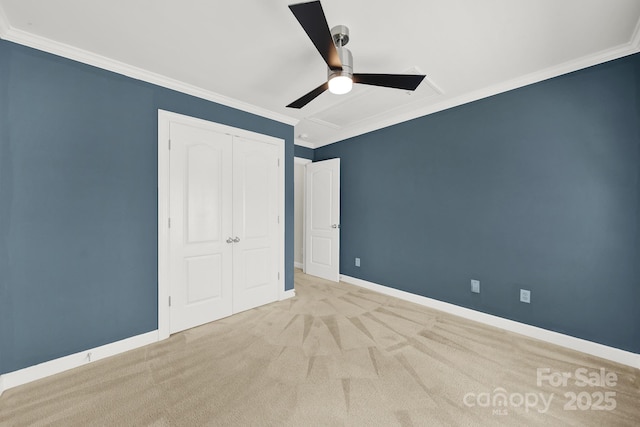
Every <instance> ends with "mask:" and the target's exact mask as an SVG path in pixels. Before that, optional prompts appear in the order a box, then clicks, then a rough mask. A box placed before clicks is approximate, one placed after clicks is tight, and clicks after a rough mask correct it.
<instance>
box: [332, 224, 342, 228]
mask: <svg viewBox="0 0 640 427" xmlns="http://www.w3.org/2000/svg"><path fill="white" fill-rule="evenodd" d="M331 228H340V224H333V225H332V226H331Z"/></svg>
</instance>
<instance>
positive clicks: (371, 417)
mask: <svg viewBox="0 0 640 427" xmlns="http://www.w3.org/2000/svg"><path fill="white" fill-rule="evenodd" d="M296 293H297V296H296V297H295V298H292V299H289V300H286V301H282V302H277V303H273V304H270V305H267V306H264V307H260V308H257V309H253V310H249V311H246V312H244V313H240V314H237V315H234V316H231V317H229V318H226V319H222V320H219V321H217V322H213V323H210V324H207V325H203V326H201V327H198V328H194V329H191V330H188V331H184V332H181V333H178V334H175V335H172V336H171V338H169V339H168V340H165V341H163V342H160V343H156V344H152V345H149V346H146V347H144V348H140V349H137V350H134V351H131V352H128V353H126V354H122V355H118V356H115V357H111V358H109V359H105V360H101V361H98V362H95V363H91V364H88V365H86V366H83V367H81V368H77V369H74V370H71V371H68V372H64V373H62V374H59V375H55V376H52V377H49V378H46V379H43V380H40V381H37V382H33V383H30V384H27V385H24V386H21V387H16V388H14V389H10V390H7V391H6V392H5V393H4V394H3V395H2V396H1V397H0V425H2V426H22V425H60V426H91V425H113V426H127V425H151V426H165V425H166V426H169V425H175V426H197V425H221V426H249V425H251V426H263V425H264V426H342V425H349V426H394V425H395V426H432V425H433V426H437V425H442V426H453V425H469V426H471V425H518V426H524V425H576V426H583V425H593V426H618V425H620V426H624V425H627V426H638V425H640V371H639V370H637V369H633V368H630V367H625V366H622V365H617V364H614V363H611V362H607V361H604V360H601V359H598V358H595V357H590V356H587V355H584V354H581V353H578V352H574V351H571V350H567V349H564V348H561V347H556V346H552V345H549V344H545V343H541V342H538V341H535V340H531V339H528V338H524V337H522V336H518V335H515V334H511V333H508V332H505V331H502V330H499V329H494V328H491V327H487V326H484V325H480V324H477V323H474V322H471V321H467V320H463V319H460V318H457V317H454V316H451V315H447V314H445V313H442V312H438V311H434V310H430V309H427V308H424V307H421V306H417V305H414V304H411V303H407V302H404V301H400V300H397V299H394V298H391V297H387V296H384V295H380V294H377V293H375V292H371V291H368V290H364V289H361V288H358V287H355V286H352V285H348V284H345V283H339V284H335V283H331V282H326V281H323V280H320V279H316V278H312V277H311V276H306V275H304V274H302V273H301V272H299V271H298V272H296ZM538 368H549V369H550V370H549V371H548V373H549V374H550V375H551V376H550V377H545V378H542V382H541V383H540V384H538V383H537V380H538V377H537V369H538ZM578 369H583V370H582V371H578V372H576V370H578ZM561 373H569V374H571V377H570V378H567V381H566V385H564V384H562V383H561V382H559V383H554V382H553V381H555V380H559V379H561V378H562V376H561ZM576 373H577V374H578V376H577V377H576ZM602 373H604V374H605V377H606V376H607V375H608V382H609V383H608V385H607V384H604V385H603V384H602V383H601V380H602V378H600V375H601V374H602ZM612 375H615V376H616V378H617V380H616V381H615V385H612V381H613V380H612ZM582 376H586V377H588V376H591V377H592V378H593V380H594V381H600V382H598V384H595V382H594V385H592V386H585V387H580V386H579V384H576V382H578V383H579V380H580V378H581V377H582ZM548 378H551V381H549V380H548ZM572 393H573V395H572ZM502 396H504V397H505V398H506V399H500V397H502ZM573 396H575V399H573ZM572 401H573V402H572ZM534 404H535V405H534Z"/></svg>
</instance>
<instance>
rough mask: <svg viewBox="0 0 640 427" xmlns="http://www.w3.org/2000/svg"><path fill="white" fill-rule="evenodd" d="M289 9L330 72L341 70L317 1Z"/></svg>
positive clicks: (325, 19)
mask: <svg viewBox="0 0 640 427" xmlns="http://www.w3.org/2000/svg"><path fill="white" fill-rule="evenodd" d="M289 9H291V12H293V14H294V15H295V17H296V18H297V19H298V22H300V25H302V28H303V29H304V30H305V31H306V33H307V35H308V36H309V38H310V39H311V41H312V42H313V44H314V45H315V46H316V49H318V52H320V55H322V58H324V61H325V62H326V63H327V65H328V66H329V68H331V69H332V70H342V63H341V62H340V57H339V56H338V51H337V50H336V45H335V44H333V37H332V36H331V31H329V25H328V24H327V18H325V16H324V11H323V10H322V5H321V4H320V2H319V1H312V2H309V3H298V4H292V5H289Z"/></svg>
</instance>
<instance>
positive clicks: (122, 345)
mask: <svg viewBox="0 0 640 427" xmlns="http://www.w3.org/2000/svg"><path fill="white" fill-rule="evenodd" d="M157 341H158V331H151V332H147V333H145V334H141V335H136V336H134V337H131V338H126V339H123V340H120V341H116V342H113V343H109V344H105V345H102V346H100V347H96V348H92V349H89V350H85V351H81V352H79V353H75V354H70V355H68V356H64V357H60V358H58V359H54V360H49V361H47V362H44V363H40V364H38V365H34V366H29V367H27V368H24V369H20V370H18V371H14V372H9V373H6V374H2V375H0V394H2V392H3V391H5V390H9V389H10V388H13V387H17V386H20V385H23V384H26V383H29V382H32V381H36V380H39V379H42V378H46V377H48V376H51V375H54V374H58V373H60V372H64V371H67V370H69V369H73V368H77V367H79V366H82V365H86V364H88V363H92V362H95V361H97V360H101V359H104V358H107V357H110V356H115V355H116V354H120V353H124V352H125V351H129V350H133V349H136V348H139V347H143V346H145V345H148V344H152V343H154V342H157Z"/></svg>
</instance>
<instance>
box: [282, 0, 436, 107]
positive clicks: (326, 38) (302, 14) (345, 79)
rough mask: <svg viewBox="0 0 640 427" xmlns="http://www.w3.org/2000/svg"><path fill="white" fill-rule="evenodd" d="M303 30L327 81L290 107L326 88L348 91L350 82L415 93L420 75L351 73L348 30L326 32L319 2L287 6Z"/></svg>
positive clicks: (325, 23)
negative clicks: (323, 65)
mask: <svg viewBox="0 0 640 427" xmlns="http://www.w3.org/2000/svg"><path fill="white" fill-rule="evenodd" d="M289 9H291V12H293V14H294V15H295V17H296V19H297V20H298V22H300V25H302V28H303V29H304V30H305V32H306V33H307V35H308V36H309V38H310V39H311V41H312V42H313V44H314V45H315V46H316V49H318V52H320V55H321V56H322V58H323V59H324V60H325V62H326V63H327V65H328V66H329V69H328V71H327V81H326V82H325V83H323V84H321V85H320V86H318V87H317V88H315V89H313V90H312V91H311V92H309V93H307V94H306V95H304V96H302V97H300V98H299V99H296V100H295V101H293V102H292V103H291V104H289V105H287V107H289V108H302V107H304V106H305V105H307V104H308V103H309V102H311V101H313V100H314V99H315V98H316V97H317V96H318V95H320V94H321V93H322V92H324V91H325V90H327V89H329V91H330V92H332V93H335V94H339V95H340V94H344V93H347V92H349V91H350V90H351V87H352V85H353V83H362V84H366V85H373V86H384V87H391V88H395V89H404V90H415V89H416V88H417V87H418V85H419V84H420V82H422V80H423V79H424V78H425V76H424V75H420V74H361V73H354V72H353V56H352V55H351V52H350V51H349V50H348V49H347V48H345V47H344V46H345V45H346V44H347V43H348V42H349V28H347V27H346V26H345V25H337V26H335V27H333V28H332V29H331V31H329V25H328V24H327V18H325V16H324V11H323V10H322V5H321V4H320V1H312V2H308V3H298V4H292V5H289Z"/></svg>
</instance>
